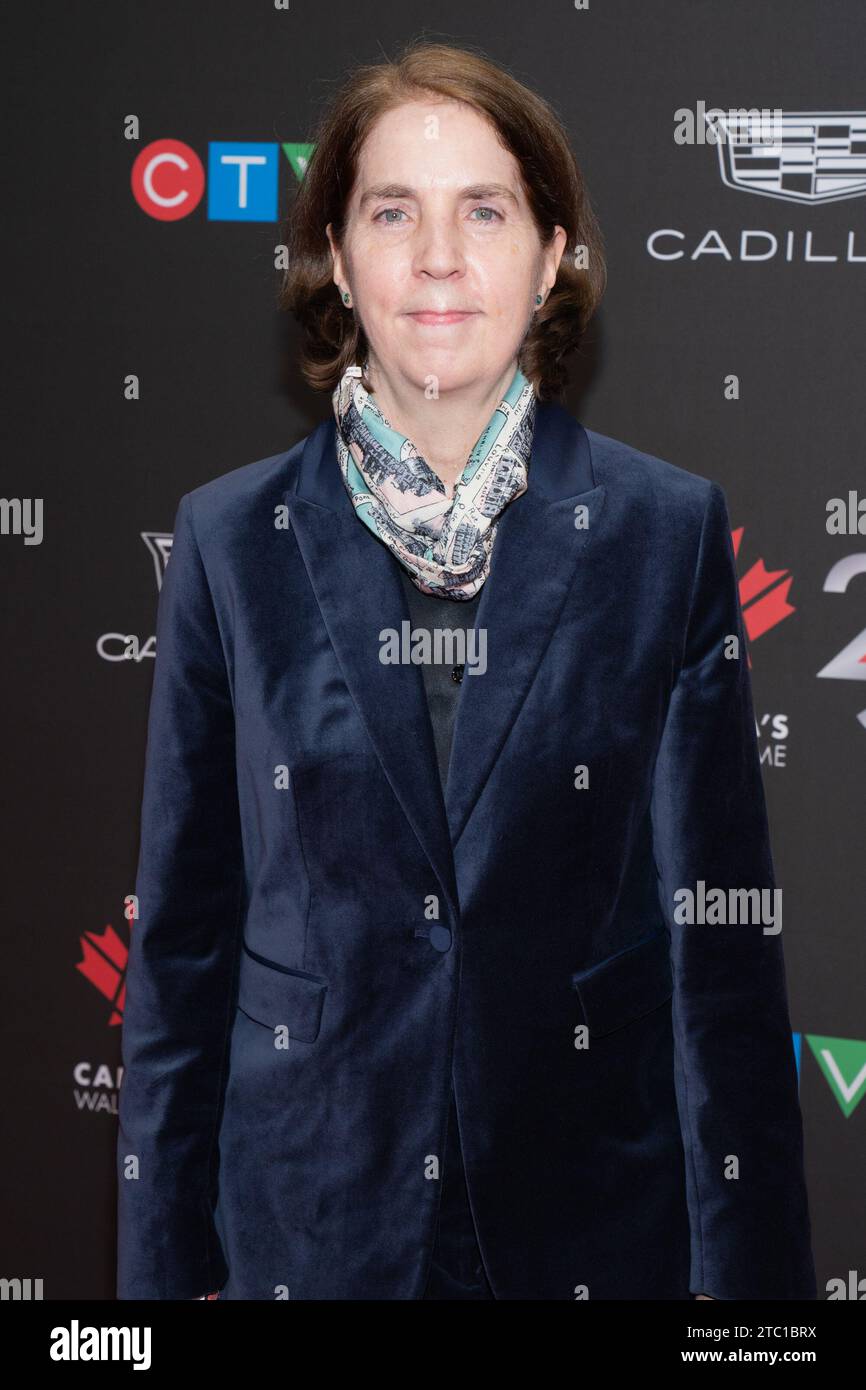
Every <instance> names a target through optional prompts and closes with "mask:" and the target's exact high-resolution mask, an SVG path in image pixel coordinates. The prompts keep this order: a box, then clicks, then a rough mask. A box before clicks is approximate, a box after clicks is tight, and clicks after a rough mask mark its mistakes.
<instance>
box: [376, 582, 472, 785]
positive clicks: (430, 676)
mask: <svg viewBox="0 0 866 1390" xmlns="http://www.w3.org/2000/svg"><path fill="white" fill-rule="evenodd" d="M395 563H397V564H398V565H399V568H400V577H401V579H402V581H403V588H404V590H405V592H406V599H407V602H408V604H409V620H410V622H411V624H412V628H413V631H417V630H418V629H424V630H425V631H427V632H430V631H431V630H432V629H433V628H440V629H441V628H451V629H452V630H453V631H457V630H459V629H462V630H463V631H464V632H468V631H469V630H470V629H472V628H474V626H475V613H476V611H477V609H478V604H479V603H480V601H481V595H482V593H483V592H484V590H483V588H481V589H479V590H478V593H477V594H475V596H474V597H473V598H470V599H452V598H436V597H434V595H432V594H422V592H421V590H420V589H419V588H418V586H417V584H413V583H412V580H411V579H410V578H409V575H408V573H407V572H406V570H405V569H404V567H403V566H402V565H400V563H399V561H396V562H395ZM470 650H471V649H470ZM421 670H422V672H423V674H424V689H425V691H426V692H427V704H428V707H429V709H430V721H431V723H432V725H433V736H434V738H435V740H436V757H437V760H438V763H439V776H440V778H441V780H442V790H443V793H444V791H445V786H446V784H447V780H448V762H449V759H450V757H451V743H452V740H453V737H454V720H455V718H456V715H457V701H458V699H459V697H460V687H461V684H462V681H463V666H462V664H460V665H456V666H455V665H454V664H453V663H452V662H450V661H449V662H443V661H441V660H440V661H439V662H437V661H436V649H435V646H434V645H432V644H431V659H430V661H429V662H424V663H423V664H422V667H421Z"/></svg>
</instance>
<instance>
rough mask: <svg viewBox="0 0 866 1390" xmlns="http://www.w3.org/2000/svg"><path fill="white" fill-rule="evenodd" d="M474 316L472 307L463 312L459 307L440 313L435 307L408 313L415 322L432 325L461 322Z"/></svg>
mask: <svg viewBox="0 0 866 1390" xmlns="http://www.w3.org/2000/svg"><path fill="white" fill-rule="evenodd" d="M474 317H475V311H474V309H469V310H466V311H465V312H464V311H463V310H461V309H449V310H447V311H445V312H442V313H439V312H437V311H436V310H435V309H422V310H421V311H420V312H419V313H416V314H410V315H409V318H410V319H414V320H415V322H416V323H424V324H430V325H432V326H439V325H440V324H448V323H462V322H463V320H464V319H471V318H474Z"/></svg>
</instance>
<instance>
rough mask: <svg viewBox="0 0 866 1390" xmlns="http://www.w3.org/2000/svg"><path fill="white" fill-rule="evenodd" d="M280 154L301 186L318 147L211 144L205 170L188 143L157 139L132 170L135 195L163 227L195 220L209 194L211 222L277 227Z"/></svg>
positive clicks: (209, 216) (271, 144) (149, 214)
mask: <svg viewBox="0 0 866 1390" xmlns="http://www.w3.org/2000/svg"><path fill="white" fill-rule="evenodd" d="M280 150H282V152H283V154H284V155H285V156H286V159H287V160H288V161H289V164H290V165H291V167H292V169H293V170H294V172H295V175H296V177H297V179H298V182H299V183H300V181H301V179H302V178H303V177H304V174H305V172H306V168H307V164H308V163H309V160H310V155H311V154H312V152H313V146H312V145H292V144H280V145H278V144H275V143H271V142H267V143H264V144H263V143H260V142H258V141H248V140H232V141H228V140H219V141H211V143H210V144H209V145H208V165H207V178H205V171H204V165H203V164H202V162H201V160H200V159H199V157H198V155H197V154H196V152H195V150H194V149H193V148H192V147H191V146H190V145H185V144H184V143H183V141H182V140H154V141H153V142H152V143H151V144H150V145H145V147H144V149H143V150H141V152H140V153H139V155H138V157H137V159H136V161H135V163H134V164H133V166H132V192H133V196H134V197H135V201H136V202H137V203H138V206H139V207H140V208H141V210H142V211H143V212H146V213H147V215H148V216H149V217H153V218H155V219H156V221H157V222H177V221H179V220H180V219H181V218H182V217H189V215H190V213H191V212H194V211H195V209H196V208H197V207H198V205H199V203H200V202H201V200H202V198H203V197H204V194H205V189H206V190H207V215H208V221H210V222H276V220H277V217H278V211H277V209H278V193H279V166H280Z"/></svg>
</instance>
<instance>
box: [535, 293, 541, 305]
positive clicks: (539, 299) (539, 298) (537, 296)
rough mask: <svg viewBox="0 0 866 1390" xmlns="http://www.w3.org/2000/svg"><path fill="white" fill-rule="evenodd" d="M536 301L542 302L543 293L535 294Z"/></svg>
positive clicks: (537, 302)
mask: <svg viewBox="0 0 866 1390" xmlns="http://www.w3.org/2000/svg"><path fill="white" fill-rule="evenodd" d="M535 302H536V304H540V303H541V295H540V294H537V295H536V296H535Z"/></svg>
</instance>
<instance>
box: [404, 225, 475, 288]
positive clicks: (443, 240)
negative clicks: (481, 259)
mask: <svg viewBox="0 0 866 1390" xmlns="http://www.w3.org/2000/svg"><path fill="white" fill-rule="evenodd" d="M414 270H415V274H416V275H425V274H426V275H430V276H432V277H433V279H435V280H445V279H447V278H448V276H450V275H458V276H459V275H462V274H463V272H464V270H465V258H464V253H463V242H462V238H461V235H460V226H459V214H455V213H453V212H450V213H449V212H445V211H436V212H431V211H429V210H426V211H425V212H424V213H423V214H422V216H421V219H420V223H419V227H418V231H417V234H416V238H415V247H414Z"/></svg>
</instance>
